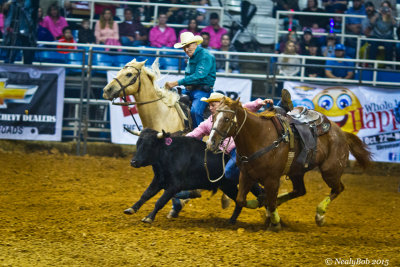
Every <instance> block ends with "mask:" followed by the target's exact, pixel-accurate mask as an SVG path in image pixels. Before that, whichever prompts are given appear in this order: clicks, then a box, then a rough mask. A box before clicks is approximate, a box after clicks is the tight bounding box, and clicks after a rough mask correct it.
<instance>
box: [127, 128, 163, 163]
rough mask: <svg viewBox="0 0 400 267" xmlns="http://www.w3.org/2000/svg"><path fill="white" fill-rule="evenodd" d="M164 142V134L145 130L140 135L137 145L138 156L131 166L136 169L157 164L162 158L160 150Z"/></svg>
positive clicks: (133, 159)
mask: <svg viewBox="0 0 400 267" xmlns="http://www.w3.org/2000/svg"><path fill="white" fill-rule="evenodd" d="M163 140H164V133H159V132H157V131H155V130H152V129H144V130H143V131H141V132H140V133H139V140H138V141H137V143H136V154H135V156H134V157H133V158H132V160H131V166H132V167H135V168H140V167H145V166H149V165H153V164H155V163H156V162H157V161H158V160H159V157H160V153H159V151H160V149H161V147H162V142H163Z"/></svg>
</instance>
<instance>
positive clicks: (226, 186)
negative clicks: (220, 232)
mask: <svg viewBox="0 0 400 267" xmlns="http://www.w3.org/2000/svg"><path fill="white" fill-rule="evenodd" d="M224 179H225V178H224ZM220 188H221V190H222V192H224V193H225V194H226V195H227V196H228V197H230V198H231V199H236V196H237V194H238V189H237V186H236V183H234V182H233V181H231V180H225V181H223V182H222V183H221V185H220ZM235 204H236V206H235V210H234V211H233V213H232V216H231V218H230V219H229V222H230V223H231V224H235V223H236V220H237V218H238V217H239V215H240V212H242V207H240V206H239V205H238V204H237V203H235Z"/></svg>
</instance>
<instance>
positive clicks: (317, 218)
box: [315, 213, 325, 226]
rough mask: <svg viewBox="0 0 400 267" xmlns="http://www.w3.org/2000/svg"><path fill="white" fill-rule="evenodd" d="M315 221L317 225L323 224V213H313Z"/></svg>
mask: <svg viewBox="0 0 400 267" xmlns="http://www.w3.org/2000/svg"><path fill="white" fill-rule="evenodd" d="M315 222H316V223H317V225H318V226H323V225H324V224H325V215H321V214H319V213H317V214H316V215H315Z"/></svg>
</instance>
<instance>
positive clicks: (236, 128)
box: [211, 109, 247, 145]
mask: <svg viewBox="0 0 400 267" xmlns="http://www.w3.org/2000/svg"><path fill="white" fill-rule="evenodd" d="M216 111H218V112H229V113H232V114H234V115H235V116H234V117H233V118H232V119H230V125H229V127H228V130H227V131H226V132H225V133H223V132H221V131H220V130H218V129H217V128H215V127H212V129H211V130H214V131H215V132H216V133H217V134H219V135H220V136H221V137H222V139H221V141H220V143H219V145H221V144H222V143H223V142H224V140H225V138H226V137H227V136H228V134H229V132H230V130H231V129H232V127H233V126H235V133H234V135H233V140H235V139H236V137H237V135H238V134H239V132H240V130H242V128H243V125H244V123H245V122H246V119H247V112H246V110H244V114H245V117H244V120H243V123H242V125H240V127H239V129H238V127H237V126H238V125H237V122H236V121H235V118H236V116H237V115H236V112H235V111H233V110H230V109H217V110H216Z"/></svg>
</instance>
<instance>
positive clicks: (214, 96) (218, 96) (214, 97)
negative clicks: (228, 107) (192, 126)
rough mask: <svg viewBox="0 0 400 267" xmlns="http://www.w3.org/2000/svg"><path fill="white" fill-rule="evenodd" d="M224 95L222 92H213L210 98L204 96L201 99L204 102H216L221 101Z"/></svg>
mask: <svg viewBox="0 0 400 267" xmlns="http://www.w3.org/2000/svg"><path fill="white" fill-rule="evenodd" d="M224 97H225V96H224V95H223V94H221V93H211V95H210V97H209V98H206V97H202V98H201V99H200V100H201V101H203V102H207V103H210V102H216V101H218V102H219V101H221V99H222V98H224Z"/></svg>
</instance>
